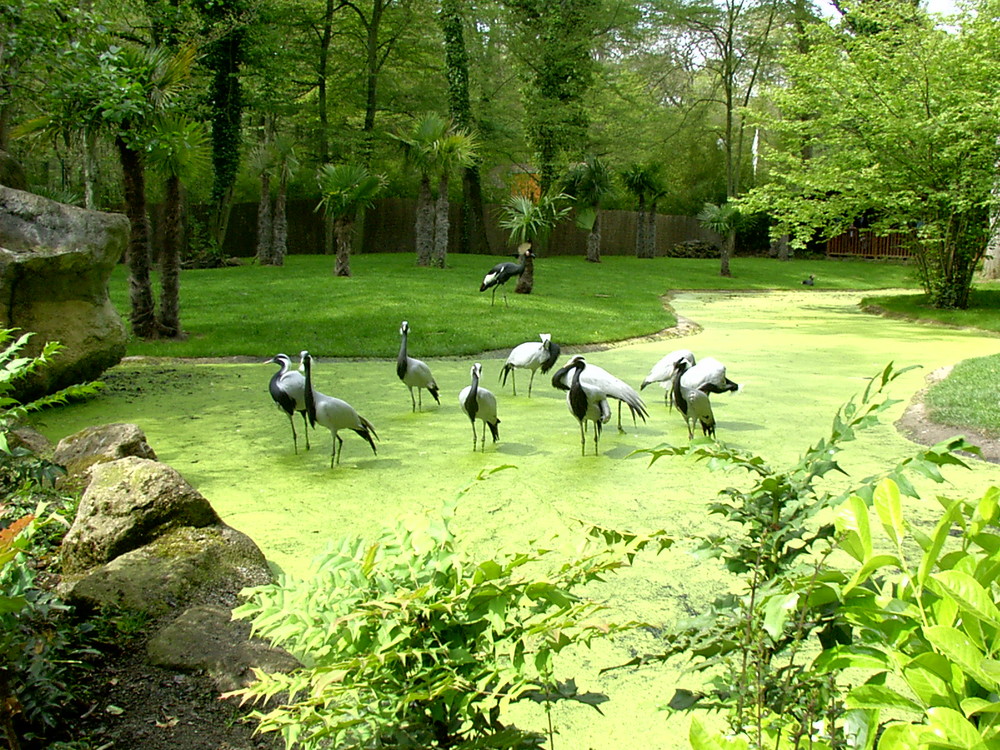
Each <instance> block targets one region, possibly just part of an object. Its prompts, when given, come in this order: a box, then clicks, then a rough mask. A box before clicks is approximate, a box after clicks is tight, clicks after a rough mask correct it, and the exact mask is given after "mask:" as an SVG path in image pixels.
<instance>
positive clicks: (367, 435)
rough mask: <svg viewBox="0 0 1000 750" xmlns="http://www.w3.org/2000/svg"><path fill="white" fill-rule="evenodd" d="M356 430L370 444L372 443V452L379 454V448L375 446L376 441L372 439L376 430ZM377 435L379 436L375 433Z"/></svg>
mask: <svg viewBox="0 0 1000 750" xmlns="http://www.w3.org/2000/svg"><path fill="white" fill-rule="evenodd" d="M355 432H356V433H358V434H359V435H360V436H361V437H363V438H364V439H365V440H367V441H368V445H370V446H371V447H372V453H374V454H375V455H376V456H377V455H378V449H377V448H376V447H375V441H374V440H372V435H375V433H374V432H370V431H369V430H367V429H358V430H355ZM375 437H378V435H375Z"/></svg>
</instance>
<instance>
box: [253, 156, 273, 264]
mask: <svg viewBox="0 0 1000 750" xmlns="http://www.w3.org/2000/svg"><path fill="white" fill-rule="evenodd" d="M272 223H273V219H272V217H271V175H269V174H268V173H267V170H265V171H263V172H261V173H260V200H259V201H258V202H257V264H258V265H261V266H269V265H271V263H272V261H273V258H274V246H273V243H272V237H273V234H274V232H273V224H272Z"/></svg>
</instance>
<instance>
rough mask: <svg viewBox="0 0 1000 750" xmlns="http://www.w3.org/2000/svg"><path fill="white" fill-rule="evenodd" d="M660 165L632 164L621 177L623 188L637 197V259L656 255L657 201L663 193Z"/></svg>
mask: <svg viewBox="0 0 1000 750" xmlns="http://www.w3.org/2000/svg"><path fill="white" fill-rule="evenodd" d="M659 173H660V170H659V165H656V164H632V165H631V166H629V167H628V168H627V169H625V170H624V171H623V172H622V173H621V174H620V175H619V178H620V179H621V183H622V186H623V187H624V188H625V190H627V191H628V192H629V193H631V194H632V195H634V196H635V197H636V200H637V201H638V203H639V210H638V214H637V216H636V220H635V223H636V233H635V257H636V258H652V257H653V256H654V255H656V199H657V198H658V197H659V196H660V195H661V194H662V193H663V183H662V181H661V179H660V174H659Z"/></svg>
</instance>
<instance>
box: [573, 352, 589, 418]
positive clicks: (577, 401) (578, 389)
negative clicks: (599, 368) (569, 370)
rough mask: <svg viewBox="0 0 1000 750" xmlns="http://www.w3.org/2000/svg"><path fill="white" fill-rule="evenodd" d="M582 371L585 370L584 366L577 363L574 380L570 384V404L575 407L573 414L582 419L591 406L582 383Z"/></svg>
mask: <svg viewBox="0 0 1000 750" xmlns="http://www.w3.org/2000/svg"><path fill="white" fill-rule="evenodd" d="M581 372H583V366H582V365H577V366H576V367H575V368H574V369H573V381H572V382H571V383H570V386H569V404H570V406H571V407H572V408H573V414H574V415H576V418H577V419H580V420H582V419H583V418H584V417H585V416H586V415H587V409H588V408H589V406H590V403H589V402H588V400H587V394H586V393H585V392H584V390H583V386H582V385H580V373H581Z"/></svg>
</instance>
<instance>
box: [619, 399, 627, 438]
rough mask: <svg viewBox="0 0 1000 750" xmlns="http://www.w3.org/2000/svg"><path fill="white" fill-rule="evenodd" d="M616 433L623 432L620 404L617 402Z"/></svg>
mask: <svg viewBox="0 0 1000 750" xmlns="http://www.w3.org/2000/svg"><path fill="white" fill-rule="evenodd" d="M618 432H625V430H623V429H622V402H621V401H619V402H618Z"/></svg>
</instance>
